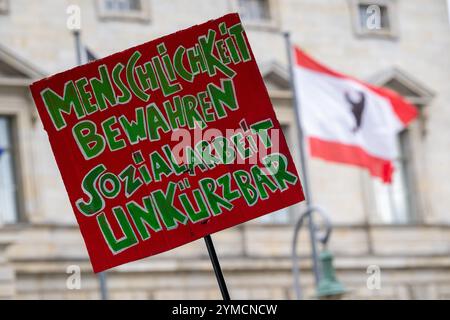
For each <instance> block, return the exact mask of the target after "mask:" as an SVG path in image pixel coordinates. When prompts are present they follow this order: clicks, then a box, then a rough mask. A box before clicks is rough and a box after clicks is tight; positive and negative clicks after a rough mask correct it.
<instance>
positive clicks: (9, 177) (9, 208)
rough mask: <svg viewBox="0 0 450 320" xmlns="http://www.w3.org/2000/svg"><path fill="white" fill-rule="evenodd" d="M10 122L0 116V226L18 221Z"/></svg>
mask: <svg viewBox="0 0 450 320" xmlns="http://www.w3.org/2000/svg"><path fill="white" fill-rule="evenodd" d="M11 122H12V119H11V118H9V117H3V116H0V225H3V224H8V223H14V222H17V220H18V209H17V185H16V179H15V170H14V169H15V168H14V152H13V144H12V128H11Z"/></svg>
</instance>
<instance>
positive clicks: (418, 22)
mask: <svg viewBox="0 0 450 320" xmlns="http://www.w3.org/2000/svg"><path fill="white" fill-rule="evenodd" d="M73 5H75V7H74V6H73ZM78 10H79V13H80V14H81V39H82V42H83V44H84V45H85V47H86V48H87V52H88V54H87V55H92V56H96V57H103V56H107V55H109V54H111V53H114V52H117V51H120V50H124V49H126V48H128V47H130V46H133V45H137V44H140V43H143V42H146V41H149V40H151V39H154V38H157V37H160V36H162V35H165V34H169V33H172V32H174V31H176V30H179V29H182V28H186V27H189V26H191V25H194V24H198V23H202V22H204V21H206V20H209V19H212V18H216V17H219V16H222V15H224V14H226V13H229V12H235V11H239V12H240V14H241V18H242V19H243V21H244V24H245V28H246V31H247V35H248V37H249V40H250V43H251V46H252V49H253V51H254V53H255V56H256V59H257V62H258V64H259V66H260V70H261V73H262V75H263V77H264V80H265V82H266V85H267V88H268V90H269V94H270V96H271V99H272V101H273V104H274V106H275V109H276V113H277V117H278V119H279V121H280V123H281V124H282V126H283V129H284V132H285V134H286V136H287V139H288V142H289V144H290V148H291V151H292V153H293V155H294V158H295V160H296V161H297V163H298V158H299V153H298V141H297V138H296V137H297V128H296V126H295V121H294V119H295V113H294V110H293V108H292V104H293V102H292V92H291V90H290V82H289V73H288V68H287V51H286V44H285V40H284V37H283V32H284V31H289V32H290V33H291V37H292V41H293V43H295V44H296V45H298V46H300V47H301V48H303V49H304V50H305V51H306V52H307V53H309V54H311V55H312V56H313V57H315V58H316V59H318V60H319V61H321V62H323V63H324V64H326V65H328V66H330V67H332V68H334V69H336V70H338V71H340V72H342V73H345V74H349V75H352V76H354V77H357V78H360V79H362V80H366V81H369V82H371V83H374V84H376V85H380V86H386V87H389V88H391V89H393V90H396V91H397V92H399V93H400V94H402V95H403V96H405V97H406V98H407V99H408V100H410V101H411V102H412V103H414V104H415V105H416V106H417V108H418V110H419V114H420V116H419V118H418V119H417V120H415V121H414V123H413V124H412V125H411V126H410V127H409V128H408V129H407V130H405V131H404V132H402V133H401V134H400V135H399V137H398V148H399V151H400V152H399V154H400V157H399V158H398V159H396V168H397V170H396V174H395V177H394V182H393V184H392V185H389V186H386V185H383V184H381V183H379V182H378V181H377V180H374V179H372V178H370V177H369V176H368V175H367V173H366V172H364V171H363V170H360V169H358V168H355V167H351V166H345V165H338V164H333V163H329V162H325V161H322V160H318V159H308V165H309V176H310V180H311V184H312V194H313V199H314V203H315V204H317V205H319V206H320V207H322V208H324V210H326V212H327V213H328V215H329V216H330V218H331V220H332V222H333V232H332V236H331V240H330V242H329V248H330V250H331V251H332V252H333V254H334V255H335V266H336V270H337V275H338V277H339V279H340V281H341V282H343V283H344V285H345V286H346V288H347V289H348V290H349V292H348V293H347V294H346V295H345V296H344V297H345V298H388V299H418V298H436V299H448V298H450V272H449V271H450V214H449V213H448V208H449V207H450V186H449V185H448V180H449V179H450V166H449V165H448V163H450V84H449V83H450V55H448V52H449V51H450V32H449V31H450V20H449V15H448V12H449V11H448V6H447V2H446V1H445V0H433V1H424V0H229V1H227V0H217V1H211V0H191V1H182V0H172V1H163V0H78V1H76V0H67V1H51V0H41V1H31V0H0V298H6V299H8V298H18V299H21V298H36V299H39V298H42V299H45V298H62V299H66V298H67V299H72V298H73V299H77V298H80V299H81V298H87V299H96V298H99V281H98V277H97V276H95V275H94V274H93V273H92V269H91V266H90V263H89V260H88V257H87V252H86V249H85V246H84V244H83V241H82V239H81V234H80V232H79V230H78V227H77V225H76V222H75V219H74V215H73V212H72V209H71V208H70V204H69V201H68V197H67V195H66V193H65V190H64V186H63V184H62V180H61V177H60V174H59V172H58V169H57V167H56V165H55V161H54V158H53V155H52V152H51V149H50V145H49V143H48V140H47V136H46V133H45V131H44V130H43V128H42V124H41V123H40V120H39V118H38V116H37V113H36V109H35V107H34V104H33V102H32V99H31V96H30V93H29V90H28V85H29V84H30V83H31V82H33V81H34V80H36V79H40V78H42V77H45V76H48V75H51V74H53V73H56V72H59V71H62V70H65V69H68V68H71V67H73V66H74V65H75V64H76V61H77V60H76V54H75V41H74V36H73V34H72V32H71V31H70V30H69V29H68V28H67V23H68V19H70V17H73V15H74V14H77V12H78ZM299 167H300V166H298V165H297V168H299ZM302 210H304V207H303V206H302V205H298V206H296V207H291V208H288V209H285V210H282V211H280V212H277V213H274V214H271V215H268V216H265V217H262V218H260V219H257V220H254V221H251V222H248V223H245V224H243V225H239V226H237V227H234V228H231V229H228V230H226V231H223V232H220V233H218V234H215V235H213V238H214V241H215V244H216V249H217V251H218V254H219V256H220V259H221V262H222V267H223V269H224V273H225V277H226V279H227V282H228V286H229V289H230V293H231V296H232V298H234V299H252V298H258V299H291V298H295V296H294V290H293V285H292V283H293V280H292V273H291V268H292V262H291V254H290V253H291V247H292V246H291V242H292V237H293V229H294V228H293V226H294V223H295V221H296V219H298V217H299V216H300V214H301V212H302ZM299 252H300V257H301V258H300V265H301V272H300V274H301V284H302V289H303V291H304V296H305V297H306V298H314V295H315V291H314V279H313V276H312V272H311V259H310V245H309V242H308V234H307V231H306V229H304V230H302V231H301V233H300V239H299ZM78 270H80V272H81V287H80V288H79V289H78V288H72V287H71V285H70V281H71V279H72V278H71V276H72V275H74V274H76V273H77V272H78ZM377 276H381V277H380V278H378V277H377ZM377 279H380V281H379V282H378V280H377ZM107 286H108V292H109V297H110V298H130V299H164V298H180V299H210V298H220V292H219V290H218V288H217V284H216V280H215V278H214V274H213V272H212V267H211V264H210V261H209V259H208V255H207V251H206V248H205V245H204V243H203V241H202V240H199V241H196V242H194V243H191V244H188V245H186V246H183V247H180V248H178V249H175V250H172V251H170V252H167V253H164V254H161V255H158V256H155V257H151V258H148V259H144V260H141V261H137V262H133V263H130V264H127V265H123V266H120V267H117V268H115V269H113V270H111V271H108V272H107Z"/></svg>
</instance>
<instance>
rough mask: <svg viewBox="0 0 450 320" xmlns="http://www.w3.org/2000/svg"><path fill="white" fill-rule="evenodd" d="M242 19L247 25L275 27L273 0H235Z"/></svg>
mask: <svg viewBox="0 0 450 320" xmlns="http://www.w3.org/2000/svg"><path fill="white" fill-rule="evenodd" d="M235 1H237V3H236V6H237V8H236V9H237V10H238V11H239V14H240V16H241V18H242V21H243V22H244V23H245V24H246V26H255V27H275V23H276V22H275V21H276V19H275V16H276V15H275V12H276V11H275V9H276V6H275V5H274V3H273V0H235Z"/></svg>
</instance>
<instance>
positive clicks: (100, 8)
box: [96, 0, 150, 22]
mask: <svg viewBox="0 0 450 320" xmlns="http://www.w3.org/2000/svg"><path fill="white" fill-rule="evenodd" d="M105 1H106V0H96V7H97V13H98V17H99V18H100V19H101V20H104V21H108V20H109V21H137V22H149V21H150V5H149V1H148V0H138V1H140V4H141V10H140V11H136V12H132V11H128V12H126V11H124V12H119V11H109V10H108V9H106V7H105Z"/></svg>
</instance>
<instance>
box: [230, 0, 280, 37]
mask: <svg viewBox="0 0 450 320" xmlns="http://www.w3.org/2000/svg"><path fill="white" fill-rule="evenodd" d="M266 1H267V2H268V3H267V5H268V10H269V17H270V19H267V20H246V19H244V18H243V17H241V19H242V23H243V24H244V26H245V27H248V28H250V29H268V30H277V29H279V27H280V19H279V7H278V1H277V0H266ZM230 4H231V8H230V9H231V11H235V12H238V13H239V12H240V5H239V0H232V1H230Z"/></svg>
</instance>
